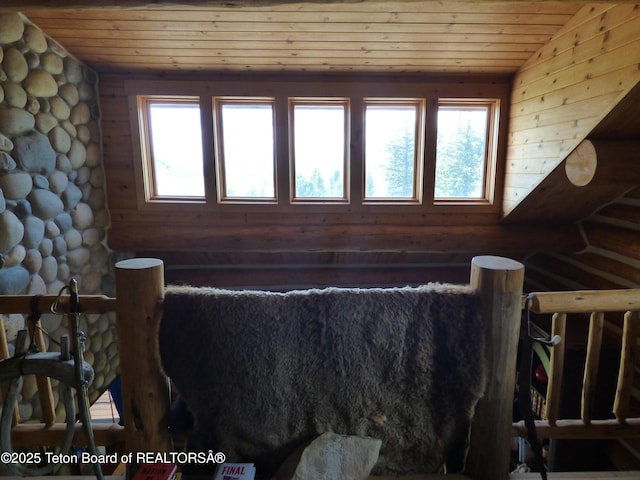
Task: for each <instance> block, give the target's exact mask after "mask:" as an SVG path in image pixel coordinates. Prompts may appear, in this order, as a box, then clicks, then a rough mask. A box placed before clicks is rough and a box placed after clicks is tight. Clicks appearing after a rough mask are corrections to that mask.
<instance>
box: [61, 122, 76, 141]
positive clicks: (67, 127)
mask: <svg viewBox="0 0 640 480" xmlns="http://www.w3.org/2000/svg"><path fill="white" fill-rule="evenodd" d="M60 125H61V126H62V128H64V131H65V132H67V133H68V134H69V135H71V136H72V137H74V138H75V137H77V136H78V129H77V128H76V126H75V125H74V124H73V123H71V122H70V121H69V120H63V121H62V122H60Z"/></svg>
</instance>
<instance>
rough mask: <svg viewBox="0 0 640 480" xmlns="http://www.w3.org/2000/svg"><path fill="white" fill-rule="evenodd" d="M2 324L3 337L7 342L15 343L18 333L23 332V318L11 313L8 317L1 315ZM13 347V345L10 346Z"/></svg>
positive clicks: (18, 314)
mask: <svg viewBox="0 0 640 480" xmlns="http://www.w3.org/2000/svg"><path fill="white" fill-rule="evenodd" d="M2 320H3V323H4V330H5V335H6V336H7V341H8V342H15V340H16V337H17V336H18V332H19V331H20V330H24V328H25V324H24V316H23V315H22V314H20V313H11V314H9V315H2ZM11 346H13V345H11Z"/></svg>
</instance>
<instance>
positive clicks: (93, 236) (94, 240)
mask: <svg viewBox="0 0 640 480" xmlns="http://www.w3.org/2000/svg"><path fill="white" fill-rule="evenodd" d="M102 240H104V230H102V229H101V228H87V229H86V230H84V231H83V232H82V244H83V245H86V246H88V247H93V246H94V245H97V244H98V243H100V242H101V241H102Z"/></svg>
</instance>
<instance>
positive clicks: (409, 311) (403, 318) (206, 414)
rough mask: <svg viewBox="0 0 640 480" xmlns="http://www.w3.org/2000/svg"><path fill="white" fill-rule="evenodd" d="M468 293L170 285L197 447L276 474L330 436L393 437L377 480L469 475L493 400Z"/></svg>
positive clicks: (164, 344)
mask: <svg viewBox="0 0 640 480" xmlns="http://www.w3.org/2000/svg"><path fill="white" fill-rule="evenodd" d="M483 339H484V334H483V326H482V320H481V314H480V308H479V298H478V297H477V296H476V295H475V294H474V293H473V292H472V291H471V290H470V288H469V287H462V286H454V285H440V284H430V285H426V286H422V287H417V288H413V287H405V288H368V289H358V288H327V289H312V290H304V291H302V290H301V291H291V292H287V293H273V292H262V291H231V290H221V289H215V288H192V287H169V288H168V289H167V291H166V296H165V300H164V313H163V318H162V321H161V324H160V337H159V342H160V354H161V361H162V365H163V368H164V370H165V372H166V374H167V375H168V376H169V377H170V378H171V380H172V381H173V384H174V385H175V387H176V388H177V390H178V391H179V393H180V395H181V396H182V397H183V399H184V401H185V402H186V404H187V406H188V408H189V410H190V411H191V413H192V414H193V416H194V420H195V421H194V426H193V430H192V431H191V433H190V437H189V448H190V449H191V450H194V451H208V450H213V451H215V452H217V451H221V452H223V453H225V454H226V455H227V461H245V462H253V463H255V464H256V466H257V469H258V472H262V473H263V474H270V473H272V472H274V471H275V470H276V469H277V468H278V466H279V465H280V463H282V462H283V461H284V459H285V458H286V457H287V456H288V455H289V454H290V453H291V452H293V451H294V450H296V449H297V448H298V447H300V446H301V445H303V444H304V443H305V442H309V441H311V440H312V439H314V438H315V437H317V436H318V435H320V434H322V433H324V432H334V433H337V434H343V435H358V436H370V437H374V438H379V439H381V440H382V447H381V449H380V456H379V460H378V464H377V465H376V467H375V468H374V473H376V474H404V473H422V472H436V471H439V470H440V469H441V468H442V467H443V465H445V464H446V465H447V470H448V471H449V472H452V471H459V470H461V469H462V468H463V466H464V459H465V455H466V451H467V446H468V435H469V428H470V422H471V419H472V415H473V411H474V408H475V405H476V402H477V401H478V399H479V398H480V397H481V396H482V392H483V389H484V344H483V342H484V340H483Z"/></svg>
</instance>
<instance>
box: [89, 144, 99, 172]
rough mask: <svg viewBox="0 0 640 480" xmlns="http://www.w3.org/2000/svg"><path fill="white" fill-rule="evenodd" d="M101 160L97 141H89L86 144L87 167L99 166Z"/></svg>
mask: <svg viewBox="0 0 640 480" xmlns="http://www.w3.org/2000/svg"><path fill="white" fill-rule="evenodd" d="M101 161H102V151H101V150H100V145H98V144H97V143H93V142H92V143H90V144H89V145H87V160H86V165H87V167H90V168H93V167H99V166H100V164H101Z"/></svg>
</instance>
